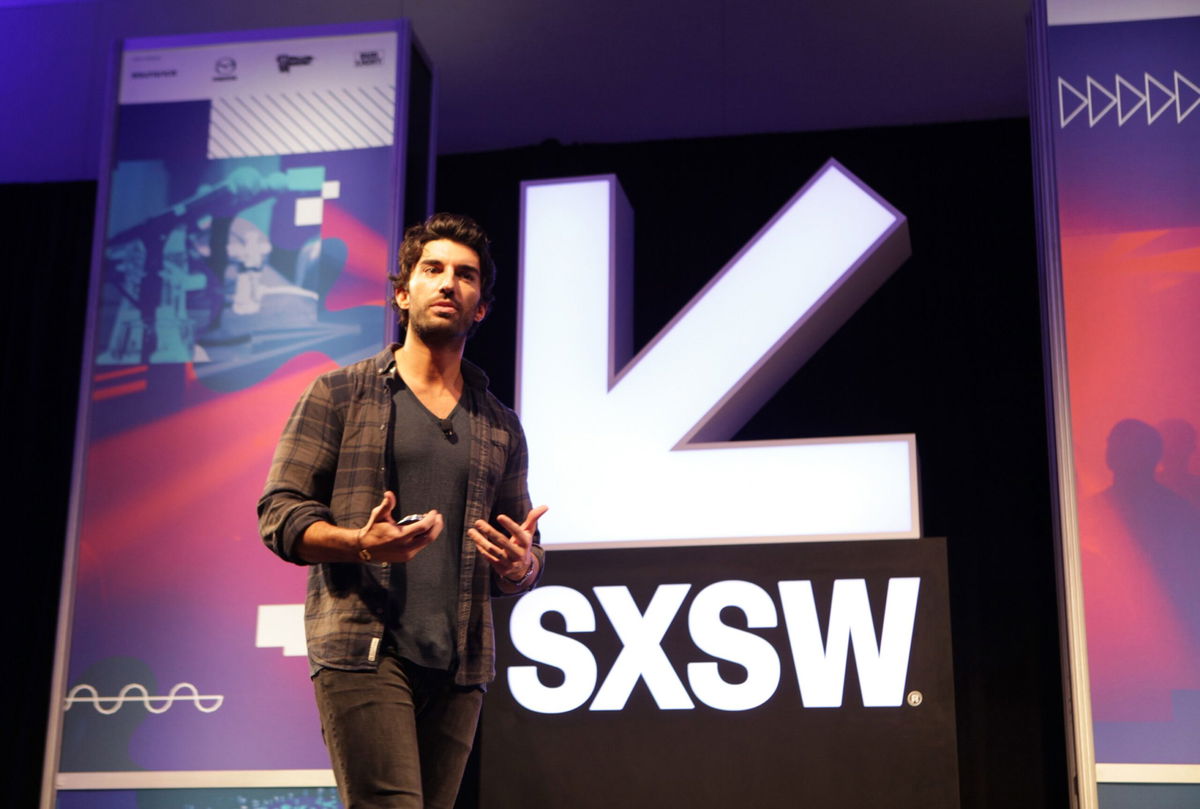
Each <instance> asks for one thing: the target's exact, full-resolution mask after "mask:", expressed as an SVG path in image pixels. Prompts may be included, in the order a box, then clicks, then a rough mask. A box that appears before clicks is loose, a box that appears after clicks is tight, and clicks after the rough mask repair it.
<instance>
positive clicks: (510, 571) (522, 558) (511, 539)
mask: <svg viewBox="0 0 1200 809" xmlns="http://www.w3.org/2000/svg"><path fill="white" fill-rule="evenodd" d="M547 509H548V507H547V506H538V507H537V508H534V509H530V511H529V513H528V514H527V515H525V519H524V520H523V521H522V522H520V523H518V522H517V521H516V520H514V519H512V518H511V517H509V516H508V515H507V514H501V515H500V516H499V517H497V518H496V522H498V523H500V527H501V528H503V529H504V531H507V532H508V533H507V535H506V534H505V533H504V531H501V530H499V529H497V528H496V527H494V526H492V525H490V524H489V523H487V522H486V521H484V520H476V521H475V525H474V527H473V528H470V529H468V530H467V536H469V537H470V538H471V541H473V542H474V543H475V547H476V548H478V549H479V552H480V553H481V554H482V555H483V557H484V558H485V559H487V560H488V561H489V562H491V565H492V570H494V571H496V575H498V576H499V577H500V578H501V579H503V580H504V581H506V582H508V583H509V584H513V585H516V584H518V583H520V582H521V580H522V579H523V578H524V577H525V575H526V574H527V573H528V572H529V571H530V570H531V569H532V566H533V565H535V564H537V560H536V557H534V555H533V552H532V551H531V550H529V549H530V547H531V546H532V545H533V534H534V532H535V531H536V530H537V523H538V520H539V519H541V516H542V515H543V514H545V513H546V511H547Z"/></svg>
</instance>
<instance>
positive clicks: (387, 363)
mask: <svg viewBox="0 0 1200 809" xmlns="http://www.w3.org/2000/svg"><path fill="white" fill-rule="evenodd" d="M399 347H400V344H399V343H392V344H391V345H389V346H388V347H387V348H385V349H383V350H382V351H380V352H379V353H378V354H376V355H375V357H374V362H375V373H376V374H377V375H378V376H381V377H388V376H392V375H396V378H397V379H399V375H397V374H396V355H395V352H396V349H397V348H399ZM462 375H463V382H464V383H466V385H467V386H468V387H471V388H476V389H478V390H486V389H487V386H488V376H487V374H486V373H484V371H483V369H482V368H480V367H479V366H478V365H476V364H475V363H473V362H471V361H470V360H467V359H464V360H463V361H462Z"/></svg>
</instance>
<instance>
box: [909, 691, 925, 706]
mask: <svg viewBox="0 0 1200 809" xmlns="http://www.w3.org/2000/svg"><path fill="white" fill-rule="evenodd" d="M924 701H925V695H924V694H922V693H921V692H920V691H909V692H908V704H909V705H910V706H912V707H913V708H916V707H917V706H918V705H920V704H921V703H922V702H924Z"/></svg>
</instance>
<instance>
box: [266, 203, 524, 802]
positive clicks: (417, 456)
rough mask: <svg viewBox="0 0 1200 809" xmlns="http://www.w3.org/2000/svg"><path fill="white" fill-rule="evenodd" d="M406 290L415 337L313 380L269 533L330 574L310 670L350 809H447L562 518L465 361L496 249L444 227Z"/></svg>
mask: <svg viewBox="0 0 1200 809" xmlns="http://www.w3.org/2000/svg"><path fill="white" fill-rule="evenodd" d="M391 280H392V287H393V304H394V306H395V308H396V310H397V313H398V319H399V322H400V329H401V333H402V335H403V339H404V342H403V343H402V344H395V345H392V346H389V347H388V348H387V349H385V350H384V351H382V352H380V353H379V354H377V355H376V356H375V357H373V358H371V359H368V360H364V361H362V362H358V363H354V364H353V365H349V366H347V367H345V368H341V369H339V370H336V371H332V372H330V373H327V374H324V375H323V376H321V377H319V378H318V379H316V380H315V381H314V382H313V383H312V385H310V386H309V388H308V390H307V391H306V392H305V394H304V395H303V396H302V397H301V399H300V401H299V403H297V405H296V408H295V410H294V411H293V413H292V416H291V418H290V419H289V421H288V423H287V426H286V427H285V429H284V433H283V437H282V438H281V439H280V442H279V446H278V447H277V449H276V451H275V459H274V461H273V463H272V465H271V472H270V476H269V478H268V480H267V485H266V489H265V491H264V492H263V496H262V498H261V499H260V500H259V503H258V513H259V528H260V531H261V533H262V536H263V541H264V542H265V543H266V544H267V546H268V547H269V548H270V549H271V550H272V551H274V552H275V553H276V554H278V555H279V556H280V557H281V558H283V559H285V560H287V561H289V562H294V563H297V564H307V565H311V567H310V568H309V576H308V597H307V599H306V603H305V611H304V612H305V632H306V635H307V639H308V655H309V663H310V670H311V673H312V677H313V683H314V687H315V690H316V695H317V706H318V709H319V711H320V714H321V729H322V734H323V735H324V737H325V744H326V746H327V747H328V749H329V753H330V758H331V760H332V763H333V770H334V774H335V775H336V777H337V781H338V787H339V789H340V791H341V797H342V802H343V803H344V804H345V806H346V808H347V809H355V807H385V806H386V807H447V809H448V808H449V807H451V806H453V804H454V798H455V795H456V794H457V792H458V785H459V782H460V780H461V779H462V772H463V768H464V766H465V764H466V759H467V756H468V754H469V753H470V750H471V744H472V742H473V740H474V734H475V726H476V723H477V720H478V716H479V708H480V703H481V700H482V697H483V693H482V692H483V688H484V687H485V686H486V684H487V683H488V682H489V681H490V680H491V679H492V678H493V677H494V676H495V643H494V636H493V628H492V611H491V603H490V601H489V599H490V597H491V596H493V595H511V594H516V593H522V592H524V591H526V590H528V589H530V588H531V587H533V586H534V585H535V584H536V583H537V581H538V579H539V578H540V577H541V573H542V563H543V559H544V557H543V554H542V549H541V546H540V543H539V540H538V533H537V521H538V518H540V517H541V516H542V514H543V513H545V511H546V508H545V507H544V506H541V507H538V508H533V509H531V508H530V502H529V494H528V491H527V488H526V481H525V478H526V466H527V452H526V447H525V437H524V434H523V432H522V431H521V425H520V423H519V422H518V421H517V417H516V414H514V413H513V412H512V411H511V410H509V409H508V408H506V407H504V406H503V405H502V404H500V402H499V400H497V399H496V398H495V397H494V396H493V395H492V394H491V393H490V392H489V391H488V390H487V377H486V376H484V374H483V373H482V372H481V371H480V370H479V369H478V368H476V367H475V366H473V365H471V364H470V363H469V362H466V361H464V360H463V358H462V355H463V347H464V346H465V344H466V340H467V337H468V336H469V335H470V334H471V333H472V332H473V331H474V330H475V328H476V327H477V326H478V324H479V323H480V322H481V321H482V320H483V319H484V317H485V316H486V315H487V313H488V309H489V308H490V306H491V302H492V290H493V286H494V283H495V265H494V264H493V262H492V258H491V255H490V253H489V250H488V241H487V236H486V235H485V234H484V233H483V231H482V230H481V229H480V228H479V226H478V225H476V224H475V222H474V221H472V220H471V219H469V218H467V217H464V216H456V215H451V214H436V215H434V216H432V217H430V218H429V219H428V220H426V221H425V222H424V223H423V224H421V225H417V226H414V227H412V228H409V229H408V231H407V232H406V233H405V235H404V241H403V243H402V244H401V246H400V266H399V272H398V273H397V274H396V275H394V276H391ZM402 514H409V515H414V518H413V519H412V520H411V521H410V520H409V519H407V518H406V519H401V520H399V521H397V515H402ZM518 520H520V522H518Z"/></svg>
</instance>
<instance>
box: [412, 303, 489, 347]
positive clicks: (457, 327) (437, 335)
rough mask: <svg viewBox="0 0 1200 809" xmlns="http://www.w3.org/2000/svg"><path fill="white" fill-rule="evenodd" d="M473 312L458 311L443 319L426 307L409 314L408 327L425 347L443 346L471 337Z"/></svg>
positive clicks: (474, 322)
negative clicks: (452, 315)
mask: <svg viewBox="0 0 1200 809" xmlns="http://www.w3.org/2000/svg"><path fill="white" fill-rule="evenodd" d="M475 311H476V310H475V309H472V310H471V311H469V312H468V311H466V310H465V309H459V310H458V311H457V312H455V314H454V317H445V316H443V315H438V314H434V313H433V312H432V310H431V308H429V307H426V308H424V309H422V310H421V311H420V312H409V316H408V318H409V326H410V327H411V328H412V330H413V334H415V335H417V337H419V338H420V339H421V342H423V343H425V345H428V346H438V347H440V346H445V345H449V344H451V343H454V342H456V341H458V340H465V339H466V338H467V337H469V336H470V335H471V332H472V331H474V328H475V324H476V321H475Z"/></svg>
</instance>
